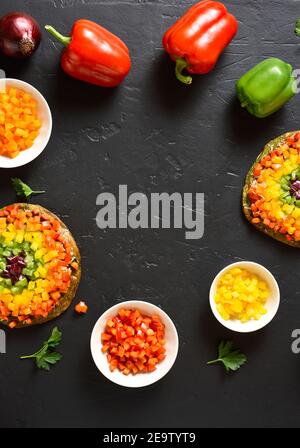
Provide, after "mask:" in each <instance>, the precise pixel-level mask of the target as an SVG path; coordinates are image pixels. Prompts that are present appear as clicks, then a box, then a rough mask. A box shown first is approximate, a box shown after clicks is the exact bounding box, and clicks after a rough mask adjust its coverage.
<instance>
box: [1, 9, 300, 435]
mask: <svg viewBox="0 0 300 448" xmlns="http://www.w3.org/2000/svg"><path fill="white" fill-rule="evenodd" d="M191 3H192V2H190V1H179V0H157V1H155V0H154V1H150V0H148V1H147V0H126V1H121V0H120V1H117V0H107V1H97V0H27V1H23V0H1V6H0V13H1V14H4V13H6V12H7V11H10V10H13V9H23V10H26V12H28V13H31V14H32V15H34V16H35V17H36V19H37V20H38V21H39V22H40V23H41V24H42V25H43V24H46V23H48V22H50V24H52V25H54V26H57V27H58V28H59V29H60V30H61V31H62V32H64V33H66V34H67V33H68V32H69V30H70V28H71V25H72V23H73V21H74V20H75V19H78V18H81V17H84V18H89V19H94V20H96V21H98V22H100V23H101V24H102V25H104V26H107V27H108V28H109V29H111V30H112V31H113V32H116V33H118V34H119V35H120V37H122V38H123V39H124V40H125V41H126V42H127V44H128V46H129V48H130V50H131V54H132V59H133V69H132V72H131V74H130V76H129V77H128V79H127V80H126V81H125V82H124V84H123V85H122V86H121V87H120V88H118V89H116V90H103V89H101V88H95V87H92V86H88V85H85V84H82V83H79V82H77V81H75V80H72V79H71V78H68V77H67V76H65V75H64V74H63V73H62V72H61V70H60V68H59V55H60V50H61V46H60V45H59V44H54V43H52V41H51V39H50V38H49V37H48V36H47V35H46V32H44V33H43V34H44V36H43V37H44V38H43V42H42V44H41V47H40V49H39V51H38V52H37V53H36V55H35V56H34V58H33V59H31V60H30V61H29V62H28V63H15V62H11V61H8V60H6V59H4V58H1V59H0V61H1V67H2V68H4V69H5V70H6V71H7V76H10V77H16V78H20V79H23V80H25V81H28V82H30V83H32V84H33V85H35V86H36V87H37V88H38V89H40V90H41V92H42V93H43V94H44V95H45V97H46V98H47V100H48V101H49V104H50V107H51V109H52V112H53V118H54V132H53V135H52V138H51V141H50V144H49V146H48V148H47V150H46V151H45V152H44V154H43V155H42V156H41V157H40V158H39V159H38V160H36V161H35V162H33V163H32V164H31V165H30V166H28V167H24V168H21V169H18V170H16V171H4V170H1V171H0V188H1V204H7V203H9V202H13V201H14V200H15V196H14V193H13V191H12V189H11V188H10V185H9V179H10V177H11V176H13V175H17V176H20V177H22V178H23V179H24V180H25V181H28V182H29V183H30V184H31V185H32V186H34V187H40V188H45V189H47V194H46V195H44V196H41V197H40V198H38V199H35V202H38V201H39V202H40V203H41V205H43V206H45V207H47V208H49V209H50V210H52V211H53V212H55V213H57V214H58V215H59V216H60V217H61V218H62V219H63V220H64V221H65V223H66V224H67V225H68V226H69V227H70V229H71V230H72V232H73V233H74V236H75V238H76V239H77V242H78V244H79V246H80V248H81V253H82V258H83V279H82V282H81V286H80V288H79V293H78V298H84V299H85V300H86V301H87V302H88V304H89V306H90V311H89V313H88V314H87V316H85V317H83V318H78V317H76V316H74V314H73V311H72V309H70V310H69V311H68V312H67V313H66V314H64V315H63V316H62V317H61V318H59V319H57V321H56V324H58V325H59V327H60V328H61V329H62V331H63V343H62V346H61V351H62V353H63V355H64V359H63V361H62V362H61V363H60V364H58V365H57V366H56V367H55V368H54V369H53V370H52V371H51V372H50V373H47V372H42V371H38V370H37V369H36V368H35V367H34V366H33V364H31V363H30V362H25V361H23V362H21V361H19V360H18V356H19V355H23V354H26V353H31V352H32V351H33V350H34V349H35V348H37V347H38V346H39V344H40V342H41V341H43V340H44V339H45V338H46V337H47V336H48V334H49V332H50V330H51V328H52V327H53V323H50V324H46V325H44V326H42V327H40V328H32V329H25V330H24V331H20V332H19V331H15V332H10V333H9V334H8V337H7V338H8V346H7V354H6V355H0V400H1V411H0V425H1V427H5V426H9V427H41V426H46V427H53V426H54V427H62V426H68V427H75V426H82V427H91V426H98V427H114V426H122V427H136V426H142V427H153V426H159V427H164V426H168V427H192V426H196V427H207V426H208V427H214V426H222V427H223V426H224V427H225V426H242V427H244V426H246V427H251V426H272V427H276V426H284V427H293V426H298V425H299V423H300V359H299V356H298V357H297V356H296V355H293V354H292V352H291V349H290V344H291V332H292V330H293V329H294V328H297V327H299V326H300V287H299V274H298V269H299V267H300V261H299V252H298V251H297V250H296V249H293V248H290V247H286V246H284V245H283V244H280V243H277V242H275V241H272V240H271V239H270V238H267V237H264V236H263V235H260V234H259V233H258V232H256V231H255V229H253V228H251V227H250V225H248V224H247V223H246V221H245V220H244V218H243V216H242V213H241V206H240V197H241V190H242V186H243V182H244V176H245V174H246V173H247V171H248V169H249V168H250V166H251V164H252V162H253V160H254V158H255V157H256V156H257V155H258V153H259V152H260V150H261V148H262V147H263V146H264V144H265V143H266V142H267V141H269V140H271V139H272V138H274V137H276V136H277V135H280V134H283V133H284V132H286V131H289V130H294V129H299V119H300V110H299V98H298V97H296V98H294V99H293V100H292V101H291V102H290V103H289V104H288V105H287V106H286V107H285V108H284V109H283V110H281V111H280V112H278V113H277V114H275V115H274V116H272V117H270V118H267V119H264V120H261V121H260V120H257V119H254V118H252V117H251V116H249V115H248V114H247V113H246V112H244V111H242V110H241V109H240V107H239V105H238V103H237V101H236V100H235V94H234V82H235V80H236V79H238V78H239V77H240V76H241V75H242V74H243V73H244V72H245V71H246V70H247V69H248V68H250V67H251V66H253V65H254V64H255V63H257V62H259V61H260V60H262V59H263V58H264V57H269V56H277V57H280V58H283V59H285V60H287V61H289V62H290V63H292V64H293V65H294V66H295V67H300V65H299V64H300V47H299V42H298V41H297V39H296V37H295V36H294V34H293V25H294V20H295V18H296V17H298V16H300V4H299V2H296V1H293V0H285V1H282V0H278V1H270V0H268V1H267V0H260V1H259V0H256V1H255V0H248V1H246V0H239V1H227V2H226V4H227V6H228V7H229V8H230V10H232V11H233V13H235V15H236V16H237V17H238V20H239V24H240V29H239V33H238V35H237V37H236V38H235V40H234V42H233V43H232V44H231V46H230V47H229V48H228V49H227V50H226V52H225V53H224V55H223V56H222V58H221V60H220V61H219V64H218V66H217V68H216V69H215V70H214V71H213V72H212V73H211V74H209V75H207V76H205V77H198V78H197V79H196V77H195V80H194V84H193V86H191V87H190V88H186V87H184V86H181V85H180V84H179V83H178V82H177V81H176V80H175V78H174V76H173V65H172V63H171V62H170V61H169V59H168V57H167V56H165V55H164V53H163V51H162V48H161V37H162V35H163V32H164V31H165V30H166V29H167V27H168V26H169V25H170V24H171V23H172V22H173V21H174V20H175V19H176V17H178V16H179V15H181V14H182V13H183V12H184V11H185V9H186V7H187V6H189V5H190V4H191ZM297 64H298V65H297ZM121 183H125V184H128V186H129V189H130V190H131V191H142V192H145V193H151V192H154V191H157V192H161V191H168V192H173V191H180V192H196V191H198V192H205V194H206V220H205V225H206V229H205V236H204V238H203V239H202V240H199V241H186V240H185V239H184V234H183V232H181V231H179V230H177V231H172V230H169V231H168V230H155V231H154V230H153V231H152V230H141V231H133V230H110V231H106V232H103V231H100V230H98V229H97V227H96V224H95V216H96V213H97V207H96V205H95V202H96V196H97V195H98V194H99V193H100V192H102V191H112V192H116V191H117V189H118V185H119V184H121ZM240 259H249V260H253V261H258V262H260V263H262V264H264V265H265V266H267V267H268V268H270V269H271V270H272V272H273V273H274V274H275V276H276V277H277V278H278V281H279V283H280V288H281V293H282V303H281V308H280V310H279V313H278V315H277V317H276V319H275V320H274V322H273V323H272V324H271V325H270V326H269V327H267V328H266V329H265V330H263V331H261V332H259V333H257V334H250V335H233V334H231V333H230V332H227V331H226V330H225V329H223V328H222V327H221V326H220V325H219V324H218V323H217V321H216V320H215V319H214V318H213V317H212V315H211V312H210V310H209V306H208V290H209V286H210V283H211V281H212V279H213V277H214V275H215V274H216V273H217V272H218V271H219V270H220V269H221V268H222V267H224V266H225V265H226V264H228V263H230V262H233V261H236V260H240ZM132 298H141V299H145V300H148V301H151V302H153V303H155V304H158V305H161V306H162V307H163V308H164V310H165V311H166V312H167V313H169V314H170V316H171V317H172V318H173V319H174V321H175V323H176V325H177V328H178V331H179V337H180V352H179V356H178V360H177V362H176V365H175V366H174V368H173V370H172V371H171V373H170V374H169V375H168V376H167V377H165V378H164V379H163V380H162V381H161V382H159V383H157V384H156V385H153V386H151V387H149V388H147V389H145V390H127V389H124V388H120V387H118V386H115V385H113V384H111V383H109V382H108V381H106V380H105V379H104V378H102V377H101V375H100V374H99V373H98V371H97V370H96V368H95V366H94V365H93V361H92V359H91V356H90V352H89V338H90V332H91V330H92V327H93V325H94V323H95V321H96V319H97V318H98V317H99V315H100V314H101V313H102V312H103V311H104V310H105V309H106V308H108V307H109V306H111V305H113V304H114V303H116V302H118V301H123V300H126V299H132ZM221 338H233V340H234V341H235V342H236V343H237V345H239V346H240V347H241V348H242V349H243V351H244V352H245V353H246V354H247V355H248V357H249V363H248V364H247V366H245V367H243V368H242V369H241V371H240V372H238V373H236V374H234V375H225V374H224V373H223V371H222V368H221V367H218V366H211V367H207V366H206V361H207V360H209V359H211V358H213V357H214V356H215V354H216V353H215V352H216V347H217V343H218V341H219V340H220V339H221Z"/></svg>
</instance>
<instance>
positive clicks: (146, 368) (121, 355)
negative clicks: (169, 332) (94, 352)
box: [102, 309, 166, 375]
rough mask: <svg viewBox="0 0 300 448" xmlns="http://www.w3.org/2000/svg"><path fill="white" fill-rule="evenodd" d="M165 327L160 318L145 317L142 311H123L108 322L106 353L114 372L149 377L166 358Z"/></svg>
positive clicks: (105, 342)
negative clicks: (148, 373) (146, 374)
mask: <svg viewBox="0 0 300 448" xmlns="http://www.w3.org/2000/svg"><path fill="white" fill-rule="evenodd" d="M164 338H165V326H164V324H163V323H162V322H161V320H160V318H159V316H151V317H150V316H145V315H143V314H141V312H140V311H139V310H129V309H120V310H119V312H118V314H117V315H116V316H114V317H112V318H110V319H109V320H108V321H107V322H106V328H105V332H104V333H103V334H102V343H103V346H102V352H103V353H106V354H107V360H108V362H109V366H110V370H111V371H112V372H113V371H114V370H115V369H118V370H120V371H121V372H122V373H123V374H124V375H129V374H130V373H132V374H133V375H135V374H136V373H147V372H152V371H154V370H156V365H157V364H158V363H159V362H161V361H162V360H163V359H164V358H165V353H166V349H165V339H164Z"/></svg>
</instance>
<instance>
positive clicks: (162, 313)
mask: <svg viewBox="0 0 300 448" xmlns="http://www.w3.org/2000/svg"><path fill="white" fill-rule="evenodd" d="M143 305H145V306H150V307H151V308H152V309H153V311H154V312H155V311H156V312H157V313H159V314H160V317H162V319H164V320H165V321H168V323H169V325H170V327H171V329H172V332H173V334H174V341H173V343H175V346H174V355H173V358H172V360H171V362H170V364H169V367H168V369H166V371H165V372H163V373H162V375H160V376H159V378H155V379H153V380H151V379H150V378H151V373H152V372H150V373H148V374H143V376H144V378H148V381H146V382H145V384H139V385H134V384H133V383H131V384H130V383H128V384H126V383H125V382H121V381H118V379H116V378H112V376H111V375H107V374H106V373H105V372H103V370H102V369H101V367H100V366H99V363H98V362H97V360H96V358H95V356H94V348H93V345H92V343H93V338H94V337H95V336H94V335H95V333H96V331H97V328H98V325H99V323H100V321H101V320H102V319H104V317H105V315H106V314H111V313H113V312H114V311H117V310H118V309H120V308H132V307H135V308H138V307H139V306H143ZM99 344H101V341H99ZM90 350H91V354H92V358H93V360H94V363H95V365H96V367H97V369H98V370H99V371H100V373H101V374H102V375H103V376H104V377H106V378H107V379H108V380H110V381H111V382H113V383H115V384H117V385H118V386H123V387H128V388H141V387H147V386H150V385H151V384H154V383H156V382H158V381H160V380H161V379H162V378H163V377H164V376H166V375H167V373H168V372H169V371H170V370H171V369H172V367H173V365H174V364H175V361H176V359H177V355H178V350H179V337H178V332H177V329H176V326H175V324H174V322H173V321H172V319H171V318H170V316H169V315H168V314H167V313H166V312H165V311H164V310H163V309H161V308H160V307H158V306H157V305H154V304H153V303H151V302H146V301H145V300H127V301H125V302H120V303H116V304H115V305H113V306H111V307H110V308H108V309H107V310H106V311H104V313H102V314H101V316H100V317H99V318H98V319H97V321H96V323H95V325H94V327H93V330H92V333H91V338H90ZM158 368H159V364H158ZM125 378H127V377H126V376H124V379H125Z"/></svg>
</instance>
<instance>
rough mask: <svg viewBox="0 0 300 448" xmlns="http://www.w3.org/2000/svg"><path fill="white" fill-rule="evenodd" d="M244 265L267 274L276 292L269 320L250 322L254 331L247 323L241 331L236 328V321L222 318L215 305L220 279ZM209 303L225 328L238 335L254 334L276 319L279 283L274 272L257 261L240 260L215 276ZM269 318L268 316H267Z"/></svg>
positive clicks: (278, 302)
mask: <svg viewBox="0 0 300 448" xmlns="http://www.w3.org/2000/svg"><path fill="white" fill-rule="evenodd" d="M243 265H247V266H249V265H250V266H253V267H257V268H259V269H260V270H261V271H262V272H264V273H265V274H267V275H268V276H269V277H270V279H271V280H272V282H273V286H274V288H275V291H276V302H277V303H276V306H274V309H273V311H270V312H268V317H269V318H268V319H266V320H265V321H264V322H263V321H262V320H261V319H260V320H257V321H256V320H251V321H249V322H251V323H252V324H253V327H255V328H253V329H248V328H247V323H245V324H243V326H244V329H243V327H240V329H238V328H235V321H234V320H228V321H226V320H225V319H223V318H222V316H221V315H220V313H219V312H218V310H217V308H216V304H215V300H214V290H215V287H216V284H217V282H218V281H219V279H220V277H221V276H222V275H223V274H224V273H225V272H226V271H228V270H229V269H231V268H233V267H234V266H241V267H242V266H243ZM209 303H210V308H211V310H212V313H213V315H214V316H215V318H216V319H217V320H218V321H219V323H220V324H221V325H223V326H224V327H225V328H227V329H229V330H231V331H234V332H236V333H254V332H256V331H258V330H261V329H262V328H264V327H266V326H267V325H268V324H269V323H270V322H272V320H273V319H274V317H275V316H276V314H277V312H278V309H279V305H280V289H279V286H278V283H277V280H276V279H275V277H274V275H273V274H272V272H270V271H269V269H267V268H266V267H265V266H263V265H262V264H260V263H257V262H255V261H248V260H240V261H236V262H234V263H230V264H228V265H227V266H225V267H224V268H223V269H221V270H220V271H219V272H218V274H217V275H216V276H215V278H214V279H213V281H212V284H211V287H210V290H209ZM266 316H267V315H266Z"/></svg>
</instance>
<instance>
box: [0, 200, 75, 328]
mask: <svg viewBox="0 0 300 448" xmlns="http://www.w3.org/2000/svg"><path fill="white" fill-rule="evenodd" d="M12 205H13V206H21V207H23V208H25V209H26V208H27V209H28V210H33V209H38V210H39V211H40V212H41V214H42V213H45V214H46V215H49V216H52V217H53V218H55V219H56V220H57V221H58V222H59V223H60V232H61V233H62V234H63V236H64V238H65V240H66V241H68V242H69V244H70V246H71V250H72V256H73V257H75V258H76V260H77V262H78V265H79V267H78V270H77V271H73V270H72V276H71V284H70V287H69V289H68V291H67V292H66V293H65V294H63V295H62V297H61V298H60V299H59V302H58V303H57V305H56V306H55V308H53V310H52V311H50V313H49V314H48V316H47V317H45V318H44V317H41V318H34V317H31V319H32V323H31V324H25V323H23V322H17V325H16V326H15V327H14V328H24V327H28V326H30V327H31V326H32V325H37V324H43V323H45V322H48V321H50V320H52V319H55V318H56V317H58V316H60V315H61V314H62V313H63V312H64V311H66V310H67V308H69V306H70V304H71V303H72V301H73V299H74V297H75V295H76V292H77V289H78V286H79V282H80V278H81V258H80V252H79V249H78V246H77V244H76V242H75V239H74V238H73V236H72V234H71V232H70V230H69V229H68V228H67V226H66V225H65V224H64V223H63V222H62V220H61V219H60V218H58V216H56V215H55V214H54V213H52V212H50V211H49V210H47V209H45V208H44V207H42V206H40V205H32V204H27V203H18V204H12ZM12 321H13V322H16V320H15V319H9V320H8V321H3V320H1V319H0V323H2V324H4V325H9V323H10V322H12Z"/></svg>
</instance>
